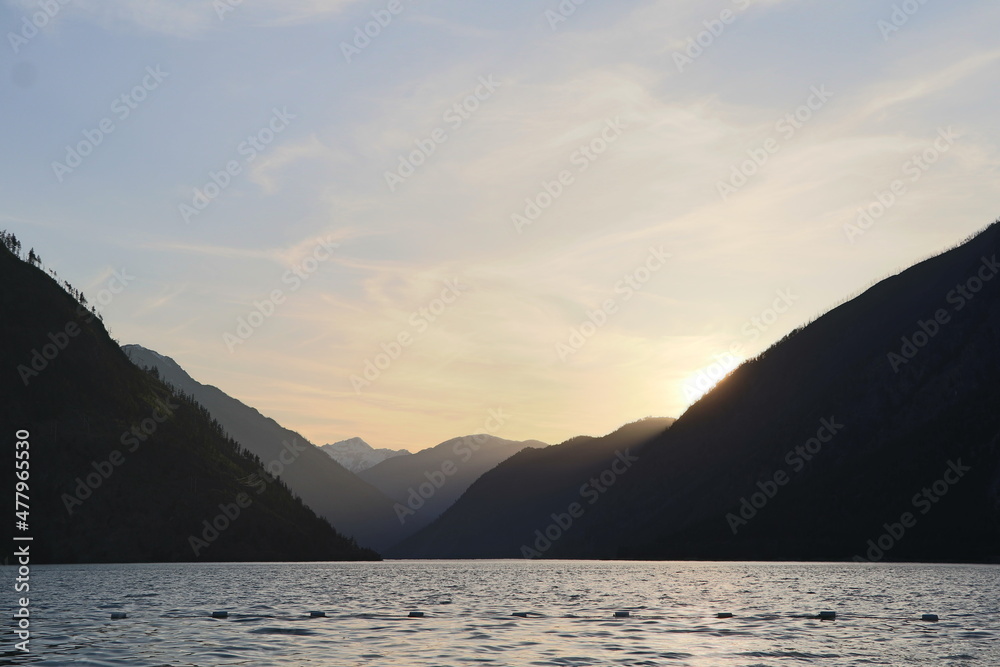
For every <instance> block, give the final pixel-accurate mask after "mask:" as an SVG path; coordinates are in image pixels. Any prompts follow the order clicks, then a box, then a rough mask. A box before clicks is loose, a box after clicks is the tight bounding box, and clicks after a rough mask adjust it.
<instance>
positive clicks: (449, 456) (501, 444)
mask: <svg viewBox="0 0 1000 667" xmlns="http://www.w3.org/2000/svg"><path fill="white" fill-rule="evenodd" d="M547 446H548V445H546V444H545V443H544V442H540V441H538V440H526V441H523V442H518V441H514V440H504V439H503V438H497V437H495V436H492V435H487V434H479V435H470V436H466V437H463V438H453V439H451V440H447V441H445V442H442V443H441V444H439V445H437V446H435V447H431V448H429V449H424V450H421V451H419V452H417V453H416V454H411V455H410V456H401V457H397V458H392V459H388V460H386V461H383V462H382V463H379V464H378V465H376V466H374V467H372V468H369V469H368V470H364V471H362V472H360V473H359V475H360V477H361V478H362V479H364V480H366V481H367V482H369V483H371V484H372V485H373V486H374V487H376V488H377V489H379V490H380V491H382V493H384V494H386V495H387V496H389V497H390V498H392V499H394V500H395V502H396V504H395V508H396V514H397V516H398V519H399V523H400V526H401V530H402V536H407V535H410V534H412V533H414V532H416V531H417V530H419V529H420V528H422V527H424V526H426V525H427V524H428V523H430V522H431V521H433V520H434V519H436V518H437V517H438V516H439V515H440V514H441V512H443V511H444V510H446V509H448V508H449V507H451V505H452V504H454V502H455V501H456V500H458V498H459V497H460V496H461V495H462V494H463V493H465V490H466V489H468V488H469V486H470V485H471V484H472V483H473V482H475V481H476V480H477V479H478V478H479V477H480V475H482V474H483V473H484V472H486V471H487V470H490V469H491V468H493V467H495V466H496V465H497V464H498V463H500V462H501V461H503V460H504V459H507V458H510V457H511V456H513V455H514V454H516V453H517V452H519V451H521V450H522V449H525V448H528V447H532V448H534V447H547Z"/></svg>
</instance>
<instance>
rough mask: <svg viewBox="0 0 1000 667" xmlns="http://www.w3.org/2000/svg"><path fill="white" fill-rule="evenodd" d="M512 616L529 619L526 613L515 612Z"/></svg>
mask: <svg viewBox="0 0 1000 667" xmlns="http://www.w3.org/2000/svg"><path fill="white" fill-rule="evenodd" d="M511 616H517V617H518V618H528V612H526V611H515V612H514V613H513V614H511Z"/></svg>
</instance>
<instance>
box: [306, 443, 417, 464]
mask: <svg viewBox="0 0 1000 667" xmlns="http://www.w3.org/2000/svg"><path fill="white" fill-rule="evenodd" d="M320 449H322V450H323V451H324V452H326V453H327V454H329V455H330V457H331V458H332V459H333V460H334V461H336V462H337V463H339V464H340V465H342V466H344V467H345V468H347V469H348V470H350V471H351V472H353V473H358V472H361V471H362V470H368V469H369V468H371V467H372V466H373V465H376V464H378V463H382V461H385V460H386V459H391V458H395V457H397V456H411V453H410V452H409V451H408V450H405V449H375V448H374V447H372V446H371V445H369V444H368V443H367V442H365V441H364V440H362V439H361V438H350V439H348V440H341V441H340V442H335V443H333V444H332V445H323V446H322V447H320Z"/></svg>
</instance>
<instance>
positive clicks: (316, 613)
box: [309, 611, 326, 618]
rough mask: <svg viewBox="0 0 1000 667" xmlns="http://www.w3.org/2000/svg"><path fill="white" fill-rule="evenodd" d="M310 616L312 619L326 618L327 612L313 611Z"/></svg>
mask: <svg viewBox="0 0 1000 667" xmlns="http://www.w3.org/2000/svg"><path fill="white" fill-rule="evenodd" d="M309 616H310V617H312V618H326V612H325V611H311V612H309Z"/></svg>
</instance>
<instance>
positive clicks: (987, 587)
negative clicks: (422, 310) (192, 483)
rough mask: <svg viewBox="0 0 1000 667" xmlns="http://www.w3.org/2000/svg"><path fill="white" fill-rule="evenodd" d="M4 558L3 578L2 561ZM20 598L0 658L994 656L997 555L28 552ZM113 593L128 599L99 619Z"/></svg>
mask: <svg viewBox="0 0 1000 667" xmlns="http://www.w3.org/2000/svg"><path fill="white" fill-rule="evenodd" d="M4 574H5V579H6V581H5V586H7V590H10V586H8V584H10V583H11V582H12V580H13V577H14V576H16V575H15V574H14V570H13V568H4ZM31 604H32V610H31V613H32V620H33V626H32V629H33V631H34V632H35V634H34V635H33V638H32V642H31V649H32V652H31V654H30V656H24V655H23V654H17V652H16V651H14V647H13V643H14V640H13V632H12V630H13V622H11V621H9V620H8V627H7V628H6V629H5V631H4V637H3V644H2V650H3V653H2V656H3V657H0V664H5V665H6V664H31V665H33V666H43V665H72V664H81V665H128V666H130V667H136V666H143V665H255V666H266V665H373V666H380V667H381V666H401V667H402V666H406V667H417V666H421V665H438V666H440V665H468V664H477V665H559V666H570V665H602V666H603V665H609V666H610V665H628V666H632V665H644V666H651V665H697V666H713V665H726V666H737V665H738V666H740V667H751V666H753V667H759V666H765V665H766V666H770V665H806V664H810V665H824V666H834V665H845V666H847V665H852V666H853V665H899V666H903V665H907V666H909V665H983V666H984V667H995V666H997V665H1000V641H998V640H1000V619H998V617H1000V568H998V567H977V566H938V565H887V564H880V565H867V564H866V565H858V564H760V563H631V562H629V563H614V562H567V561H543V562H537V561H434V562H428V561H389V562H384V563H321V564H313V563H308V564H304V563H292V564H236V565H232V564H208V565H88V566H50V567H38V568H36V569H33V571H32V589H31ZM119 611H123V612H126V613H127V614H128V617H127V618H126V619H125V620H116V621H112V620H110V618H111V613H112V612H119ZM215 611H228V612H229V617H228V618H226V619H213V618H211V615H212V612H215ZM315 611H322V612H325V613H326V616H325V617H318V618H312V617H310V613H311V612H315ZM411 611H422V612H424V613H425V616H424V618H408V614H409V612H411ZM619 611H628V612H630V617H629V618H614V614H615V612H619ZM820 611H835V612H836V613H837V620H836V621H832V622H831V621H821V620H819V619H817V618H816V615H817V614H818V613H819V612H820ZM720 612H731V613H733V614H734V618H731V619H720V618H716V616H717V614H719V613H720ZM514 613H522V614H524V615H525V616H526V617H521V616H513V615H512V614H514ZM925 613H934V614H938V615H939V616H940V618H941V620H940V622H938V623H927V622H923V621H921V620H920V617H921V615H922V614H925Z"/></svg>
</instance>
